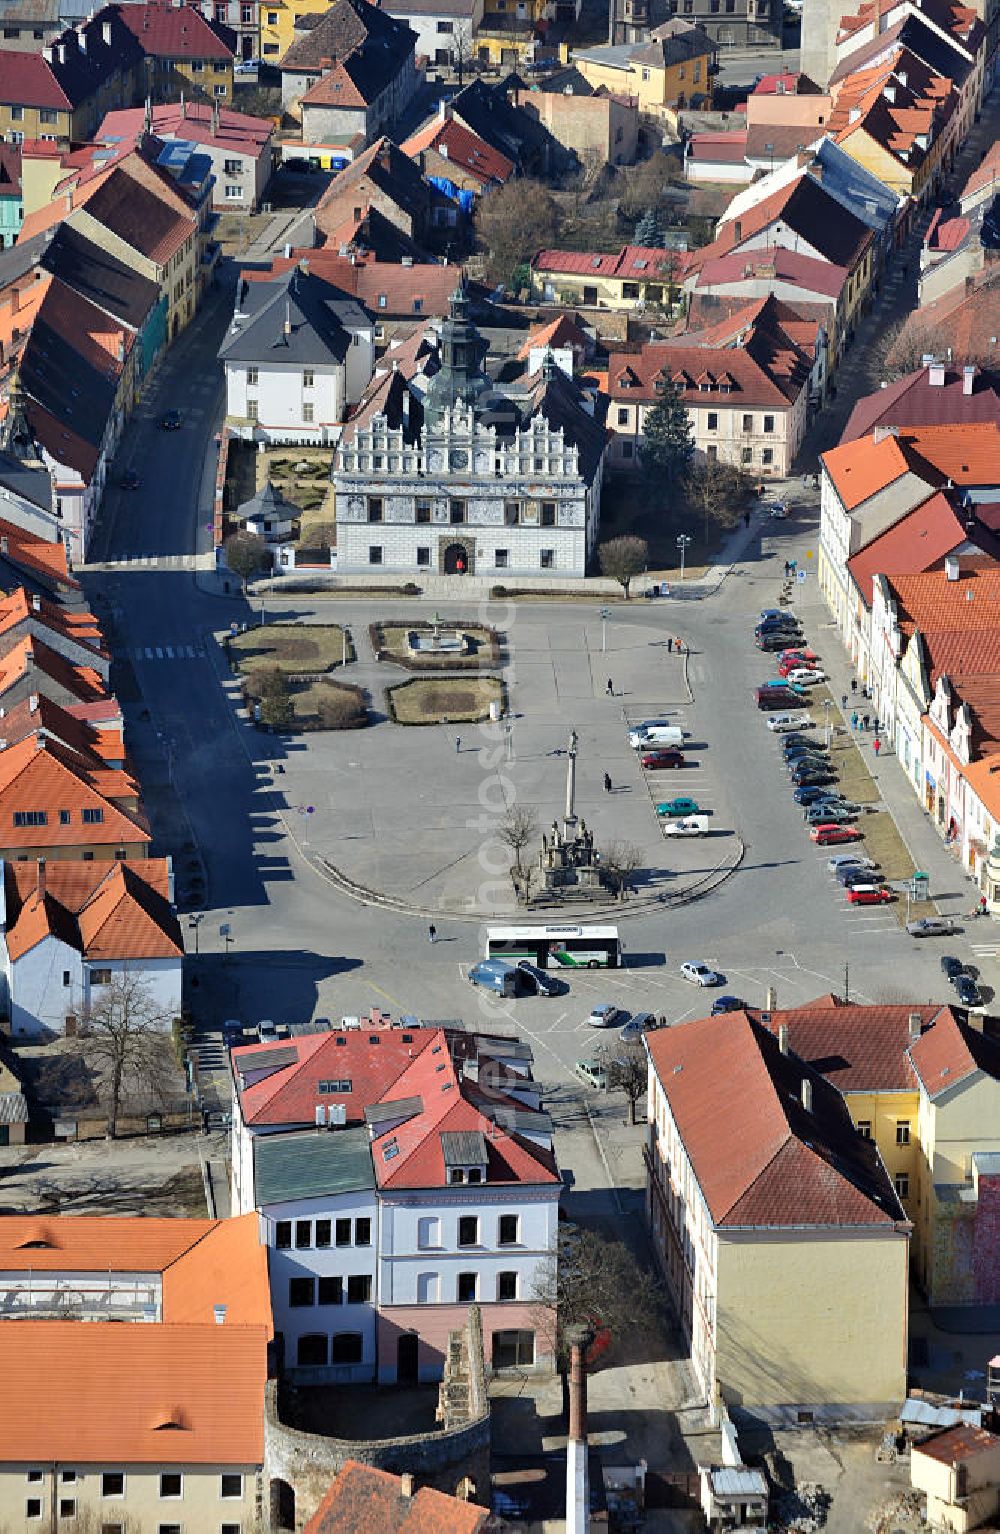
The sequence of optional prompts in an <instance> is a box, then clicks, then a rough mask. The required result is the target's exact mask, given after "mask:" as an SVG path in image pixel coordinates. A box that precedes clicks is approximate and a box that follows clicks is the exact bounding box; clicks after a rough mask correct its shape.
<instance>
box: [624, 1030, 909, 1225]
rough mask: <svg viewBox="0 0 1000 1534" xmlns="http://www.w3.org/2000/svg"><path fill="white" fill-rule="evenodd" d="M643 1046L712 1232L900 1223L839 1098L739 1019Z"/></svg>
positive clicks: (878, 1169)
mask: <svg viewBox="0 0 1000 1534" xmlns="http://www.w3.org/2000/svg"><path fill="white" fill-rule="evenodd" d="M646 1045H647V1049H648V1051H649V1057H650V1060H651V1062H652V1065H653V1069H654V1071H655V1072H656V1075H657V1077H658V1080H659V1083H660V1087H661V1089H662V1091H663V1093H664V1095H665V1097H666V1099H667V1101H668V1103H669V1105H670V1111H671V1114H672V1115H673V1119H674V1122H675V1123H676V1125H677V1129H678V1132H679V1134H680V1137H681V1140H682V1142H683V1145H684V1149H685V1151H686V1153H687V1156H688V1158H689V1160H690V1163H691V1167H692V1170H693V1172H694V1176H695V1178H696V1180H697V1182H698V1185H699V1187H700V1189H701V1192H702V1195H703V1196H704V1198H705V1201H706V1203H707V1205H708V1209H709V1213H710V1214H711V1217H712V1220H713V1222H714V1224H715V1225H716V1226H719V1227H725V1228H733V1227H741V1226H742V1227H762V1226H763V1227H767V1226H771V1227H779V1228H780V1227H782V1226H795V1227H799V1228H806V1227H828V1226H832V1227H834V1228H840V1227H843V1226H875V1227H882V1228H887V1229H892V1228H893V1226H895V1225H902V1224H903V1222H904V1216H903V1212H902V1210H901V1208H900V1205H899V1202H898V1199H897V1198H896V1196H895V1194H894V1192H893V1189H892V1185H891V1184H890V1182H889V1179H888V1176H887V1174H886V1171H885V1168H884V1166H883V1165H882V1163H881V1161H880V1160H879V1158H878V1154H877V1151H876V1149H875V1146H874V1145H873V1144H871V1143H870V1142H868V1141H865V1140H863V1139H862V1138H861V1136H859V1135H858V1134H857V1133H856V1131H855V1129H854V1126H853V1124H852V1122H851V1119H850V1115H849V1114H848V1112H847V1108H846V1107H845V1105H844V1101H843V1098H842V1097H841V1095H840V1093H839V1092H838V1091H837V1090H836V1088H834V1087H832V1086H830V1085H829V1083H828V1082H827V1081H826V1080H825V1079H824V1078H823V1077H822V1076H821V1075H819V1074H818V1073H817V1072H815V1071H814V1070H812V1069H811V1068H810V1067H808V1066H805V1065H803V1064H802V1063H801V1062H800V1061H798V1060H796V1059H794V1058H793V1057H792V1056H790V1055H783V1054H782V1053H781V1050H780V1049H779V1047H778V1041H777V1040H776V1039H775V1038H773V1037H772V1035H771V1034H770V1033H769V1032H768V1031H767V1029H766V1028H764V1027H763V1026H762V1025H761V1024H759V1023H755V1022H753V1021H752V1020H751V1018H749V1017H748V1016H747V1014H746V1013H744V1012H730V1013H727V1014H725V1015H724V1016H723V1017H713V1018H702V1019H700V1020H698V1021H695V1022H688V1023H683V1024H681V1025H680V1026H678V1027H676V1028H663V1029H661V1030H660V1031H659V1032H657V1033H654V1034H649V1035H647V1039H646ZM804 1079H806V1080H808V1081H809V1082H810V1085H811V1088H812V1107H811V1108H809V1109H807V1108H805V1107H804V1106H803V1103H802V1096H801V1093H802V1082H803V1080H804Z"/></svg>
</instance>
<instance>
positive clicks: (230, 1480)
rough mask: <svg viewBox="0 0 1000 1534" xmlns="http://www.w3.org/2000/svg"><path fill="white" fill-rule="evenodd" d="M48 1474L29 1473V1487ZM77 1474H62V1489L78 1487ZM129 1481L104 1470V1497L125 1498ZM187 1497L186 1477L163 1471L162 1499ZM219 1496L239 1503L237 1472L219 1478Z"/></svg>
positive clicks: (117, 1472) (121, 1472)
mask: <svg viewBox="0 0 1000 1534" xmlns="http://www.w3.org/2000/svg"><path fill="white" fill-rule="evenodd" d="M46 1474H47V1472H46V1471H45V1470H42V1469H41V1468H39V1467H35V1468H34V1469H31V1470H29V1471H27V1473H26V1474H25V1480H26V1481H27V1483H28V1485H29V1486H40V1485H41V1484H42V1482H43V1481H44V1480H45V1479H46ZM76 1482H77V1473H76V1471H75V1470H60V1472H59V1484H60V1486H75V1485H76ZM126 1486H127V1481H126V1477H125V1472H124V1470H105V1471H103V1472H102V1473H101V1496H102V1497H124V1495H125V1491H126ZM183 1495H184V1476H183V1473H182V1472H181V1471H180V1470H164V1471H162V1472H161V1474H160V1496H161V1497H163V1498H165V1499H166V1498H177V1497H183ZM219 1496H220V1498H222V1500H223V1501H230V1500H232V1499H236V1500H239V1499H240V1498H241V1497H242V1496H243V1477H242V1475H240V1474H239V1473H238V1472H236V1471H233V1472H231V1473H230V1472H229V1471H224V1472H223V1473H222V1474H221V1475H220V1476H219Z"/></svg>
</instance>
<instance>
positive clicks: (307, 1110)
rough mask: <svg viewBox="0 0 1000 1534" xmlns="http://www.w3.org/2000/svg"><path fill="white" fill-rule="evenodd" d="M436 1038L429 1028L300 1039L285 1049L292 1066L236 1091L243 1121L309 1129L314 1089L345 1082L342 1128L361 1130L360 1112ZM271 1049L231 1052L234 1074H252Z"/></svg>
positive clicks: (261, 1046) (262, 1046)
mask: <svg viewBox="0 0 1000 1534" xmlns="http://www.w3.org/2000/svg"><path fill="white" fill-rule="evenodd" d="M404 1032H405V1034H406V1036H407V1041H406V1042H404V1040H403V1034H404ZM370 1036H376V1037H377V1038H378V1044H376V1045H372V1044H369V1042H368V1040H369V1037H370ZM435 1037H436V1032H435V1030H434V1029H432V1028H414V1029H412V1030H410V1029H399V1028H392V1029H388V1028H385V1029H370V1028H363V1029H357V1030H348V1031H345V1032H339V1033H308V1034H303V1035H301V1036H300V1037H298V1038H295V1039H293V1040H292V1041H291V1042H290V1044H289V1046H288V1047H289V1048H290V1049H292V1050H294V1051H295V1060H294V1062H293V1063H292V1064H290V1065H287V1066H284V1067H283V1068H282V1069H281V1070H277V1071H273V1072H271V1073H270V1074H269V1075H267V1076H266V1077H265V1078H264V1080H262V1081H258V1082H255V1083H254V1084H252V1085H250V1086H243V1087H241V1088H240V1092H239V1097H240V1106H241V1108H242V1112H243V1118H244V1121H245V1122H246V1123H247V1124H248V1125H249V1126H250V1127H251V1128H257V1127H259V1126H263V1125H267V1124H288V1125H292V1124H312V1123H313V1122H314V1118H315V1108H316V1103H317V1101H318V1096H319V1094H318V1085H317V1084H318V1083H319V1082H320V1081H326V1080H329V1079H331V1078H333V1079H336V1080H343V1079H347V1080H350V1082H351V1084H352V1090H351V1092H349V1093H345V1094H343V1100H344V1101H345V1102H346V1104H347V1122H348V1123H349V1124H363V1123H364V1112H365V1109H366V1108H367V1107H370V1106H371V1105H372V1103H376V1102H378V1101H379V1100H380V1098H381V1097H382V1095H383V1093H384V1092H386V1091H387V1090H388V1089H389V1087H390V1086H391V1085H392V1083H393V1082H394V1081H396V1080H397V1078H398V1077H399V1076H400V1075H402V1073H403V1071H405V1070H406V1068H407V1066H408V1065H409V1064H410V1061H411V1060H412V1059H413V1057H414V1056H416V1055H419V1054H420V1053H421V1052H422V1051H423V1050H424V1049H426V1048H427V1046H428V1045H429V1044H430V1043H431V1042H432V1041H433V1040H434V1038H435ZM273 1047H274V1046H273V1045H271V1044H259V1045H251V1046H250V1047H249V1048H246V1049H240V1050H236V1051H234V1053H233V1057H232V1058H233V1070H234V1073H236V1074H237V1075H239V1073H242V1074H243V1077H244V1079H245V1078H246V1077H247V1076H249V1075H250V1074H251V1073H252V1072H253V1070H254V1059H255V1057H258V1056H260V1055H262V1054H264V1053H265V1052H266V1051H268V1050H271V1049H273ZM339 1100H340V1099H339V1098H338V1101H339Z"/></svg>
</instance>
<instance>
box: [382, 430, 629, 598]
mask: <svg viewBox="0 0 1000 1534" xmlns="http://www.w3.org/2000/svg"><path fill="white" fill-rule="evenodd" d="M625 445H626V447H631V446H632V444H631V443H630V442H628V443H626V444H625ZM624 456H625V457H631V456H632V455H631V453H626V454H624ZM383 556H384V549H383V547H382V545H381V544H380V543H371V544H369V546H368V563H369V564H370V565H380V564H382V563H383ZM430 562H431V551H430V547H429V545H427V544H418V545H417V564H418V565H419V566H420V567H421V568H423V569H426V568H427V567H429V565H430ZM555 563H556V551H555V549H539V551H538V568H539V569H540V570H553V569H554V568H555ZM493 568H494V569H495V570H509V569H510V550H509V549H497V550H496V552H495V553H494V556H493Z"/></svg>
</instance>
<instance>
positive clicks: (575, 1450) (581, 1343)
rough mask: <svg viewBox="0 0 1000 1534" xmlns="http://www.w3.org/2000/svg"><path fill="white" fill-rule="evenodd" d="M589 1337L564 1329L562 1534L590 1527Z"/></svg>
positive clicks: (579, 1329)
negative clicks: (565, 1383) (565, 1424)
mask: <svg viewBox="0 0 1000 1534" xmlns="http://www.w3.org/2000/svg"><path fill="white" fill-rule="evenodd" d="M592 1339H593V1334H592V1332H591V1331H590V1329H589V1328H588V1327H586V1326H570V1327H567V1328H566V1342H567V1344H568V1345H569V1439H568V1441H567V1444H566V1534H587V1531H588V1529H589V1528H590V1475H589V1473H588V1466H587V1365H586V1362H585V1360H584V1353H585V1352H586V1350H587V1348H588V1347H589V1346H590V1343H591V1341H592Z"/></svg>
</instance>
